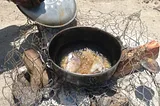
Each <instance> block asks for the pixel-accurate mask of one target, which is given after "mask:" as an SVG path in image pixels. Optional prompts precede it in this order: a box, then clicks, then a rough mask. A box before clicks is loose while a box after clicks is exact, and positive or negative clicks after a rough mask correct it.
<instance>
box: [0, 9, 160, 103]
mask: <svg viewBox="0 0 160 106" xmlns="http://www.w3.org/2000/svg"><path fill="white" fill-rule="evenodd" d="M95 14H96V15H95ZM140 16H141V11H138V12H136V13H133V14H131V15H126V14H124V13H123V12H121V13H116V12H110V13H102V12H101V11H97V10H93V9H90V10H89V11H83V10H79V11H78V13H77V18H76V19H75V21H76V22H77V26H90V27H97V28H100V29H102V30H104V31H107V32H109V33H111V34H113V35H114V36H116V37H119V38H120V40H121V42H122V43H123V45H124V46H125V47H126V48H131V47H136V46H139V45H142V44H145V43H147V42H149V41H150V40H151V38H150V37H149V33H148V30H147V27H146V26H145V24H144V23H143V22H142V20H141V18H140ZM42 29H43V30H41V34H42V37H41V39H39V37H38V36H39V31H38V29H37V25H36V24H35V23H34V22H32V21H30V20H29V19H28V20H27V23H26V25H25V26H24V27H23V28H22V29H20V36H19V37H18V38H16V39H15V40H14V43H13V49H12V50H11V51H9V52H8V54H7V55H6V58H5V63H4V70H6V72H5V73H4V79H5V83H6V85H5V87H4V88H3V91H2V92H3V95H4V97H5V98H6V100H7V101H8V102H9V103H10V105H11V106H14V105H15V106H20V105H23V106H30V105H33V104H36V105H39V106H54V105H61V106H63V105H64V106H67V105H68V106H71V105H74V106H90V105H93V104H95V105H97V106H98V105H99V106H101V105H102V104H103V103H100V102H104V100H105V101H107V100H108V98H107V97H112V96H113V95H114V93H117V92H118V93H120V94H121V96H120V98H121V97H123V98H126V99H123V100H126V101H128V102H126V104H125V106H143V105H144V106H145V105H146V106H157V104H154V103H156V102H157V103H159V95H158V93H159V94H160V85H159V83H158V82H157V80H156V79H155V76H156V75H155V74H150V73H149V72H148V71H146V70H145V71H142V70H139V69H136V67H133V70H136V71H137V72H136V73H133V72H131V73H130V74H129V75H127V76H125V77H123V78H120V79H118V80H117V79H111V80H110V81H109V82H106V83H107V85H106V86H100V87H95V89H96V90H95V89H92V88H82V87H76V86H74V85H72V84H68V83H64V81H63V80H61V79H58V78H57V77H56V74H55V73H53V72H52V71H50V72H51V74H52V77H53V78H52V80H51V81H50V83H49V84H48V85H46V86H45V87H43V88H42V89H40V90H39V91H37V92H33V91H32V89H31V87H30V86H29V85H24V84H23V83H24V82H25V83H27V82H26V81H27V80H25V81H22V82H20V80H21V79H23V78H24V73H23V72H27V69H26V68H25V67H24V63H23V60H22V58H21V57H22V54H23V52H24V50H26V49H28V48H33V49H35V50H38V51H39V53H40V54H41V55H42V56H43V58H45V59H44V61H43V63H46V59H47V58H49V57H48V54H47V51H45V48H46V46H47V44H48V42H49V39H50V38H51V37H52V36H53V35H54V34H56V33H57V32H58V31H60V30H62V29H63V28H59V29H51V28H45V27H43V28H42ZM47 63H48V64H50V65H52V62H51V61H49V62H47ZM129 64H131V65H133V62H132V61H129ZM8 67H11V68H12V70H10V71H8V70H9V68H8ZM122 74H123V73H122ZM20 75H21V76H22V77H20V78H19V76H20ZM15 86H16V87H15ZM6 88H10V89H11V91H12V92H14V97H15V98H16V100H17V102H16V103H15V102H13V100H11V99H10V98H7V97H6V95H5V93H4V90H5V89H6ZM146 92H147V94H148V95H149V96H146ZM109 93H113V94H112V96H111V95H109ZM101 98H103V99H104V100H102V99H101ZM113 98H114V100H115V98H116V97H114V96H113V97H112V99H113ZM42 100H43V101H42ZM117 100H119V99H117ZM108 103H109V102H108ZM117 104H118V102H117ZM106 106H107V105H106ZM118 106H120V105H118Z"/></svg>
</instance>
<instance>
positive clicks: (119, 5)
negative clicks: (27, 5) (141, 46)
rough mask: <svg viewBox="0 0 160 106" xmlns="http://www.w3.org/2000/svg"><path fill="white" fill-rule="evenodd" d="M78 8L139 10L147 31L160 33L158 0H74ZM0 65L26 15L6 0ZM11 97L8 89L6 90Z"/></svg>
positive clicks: (0, 21)
mask: <svg viewBox="0 0 160 106" xmlns="http://www.w3.org/2000/svg"><path fill="white" fill-rule="evenodd" d="M76 1H77V5H78V8H82V9H84V10H87V9H89V8H94V9H97V10H99V11H102V12H105V13H109V12H111V11H116V12H124V13H125V14H132V13H134V12H137V11H140V10H141V19H142V21H144V23H145V24H146V26H147V27H148V32H149V33H153V34H155V35H156V36H159V33H160V25H159V24H160V11H159V10H158V9H155V8H157V7H158V6H160V1H159V0H76ZM0 10H1V11H0V49H1V50H0V54H1V55H0V65H3V60H4V57H5V55H6V54H7V52H8V51H9V50H11V49H12V46H11V42H13V40H14V38H16V37H17V36H18V34H19V28H20V27H21V26H23V25H24V24H25V22H26V17H25V16H24V15H23V14H22V13H21V12H20V11H19V10H18V8H17V7H16V6H15V5H14V4H13V3H9V2H8V1H6V0H0ZM0 80H1V81H0V106H9V104H8V102H6V100H5V98H4V97H3V95H2V94H1V91H2V87H4V86H5V81H4V79H3V74H1V75H0ZM6 94H7V96H8V97H11V95H10V94H11V93H10V90H9V89H8V91H6Z"/></svg>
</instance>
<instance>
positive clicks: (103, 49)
mask: <svg viewBox="0 0 160 106" xmlns="http://www.w3.org/2000/svg"><path fill="white" fill-rule="evenodd" d="M85 47H88V48H90V49H92V50H94V51H98V52H100V53H102V54H103V55H104V56H105V57H107V59H108V60H109V62H110V63H111V66H112V67H111V68H109V69H108V70H106V71H104V72H101V73H96V74H78V73H72V72H69V71H65V70H64V69H62V68H61V67H60V61H61V60H62V57H63V56H64V55H66V54H67V53H69V52H71V51H73V50H77V49H82V48H85ZM48 51H49V56H50V58H51V60H52V62H53V67H52V68H53V69H54V70H55V71H56V72H57V74H58V75H59V76H60V77H61V78H63V79H64V80H65V81H67V82H70V83H73V84H76V85H82V86H91V85H101V84H103V83H104V82H105V81H106V80H108V79H109V78H111V76H112V75H113V74H114V72H115V71H116V68H117V66H118V64H119V62H120V58H121V45H120V43H119V41H118V40H117V39H116V38H115V37H114V36H112V35H111V34H109V33H107V32H104V31H102V30H100V29H97V28H91V27H72V28H68V29H65V30H63V31H61V32H59V33H57V34H56V35H55V36H54V37H53V38H52V39H51V41H50V44H49V47H48Z"/></svg>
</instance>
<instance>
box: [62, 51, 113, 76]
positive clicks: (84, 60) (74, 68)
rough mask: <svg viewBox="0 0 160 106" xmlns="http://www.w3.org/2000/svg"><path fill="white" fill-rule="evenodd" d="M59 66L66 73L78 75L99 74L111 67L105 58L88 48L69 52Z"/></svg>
mask: <svg viewBox="0 0 160 106" xmlns="http://www.w3.org/2000/svg"><path fill="white" fill-rule="evenodd" d="M60 65H61V67H62V68H63V69H65V70H66V71H70V72H74V73H80V74H94V73H100V72H103V71H105V70H106V69H108V68H110V67H111V64H110V62H109V61H108V60H107V58H105V57H104V56H103V55H102V54H100V53H98V52H95V51H93V50H91V49H89V48H84V49H80V50H76V51H73V52H70V53H69V54H68V55H66V56H64V58H63V59H62V61H61V63H60Z"/></svg>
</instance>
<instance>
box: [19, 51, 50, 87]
mask: <svg viewBox="0 0 160 106" xmlns="http://www.w3.org/2000/svg"><path fill="white" fill-rule="evenodd" d="M22 58H23V61H24V64H25V66H26V68H27V70H28V72H29V74H30V83H31V86H32V87H33V88H34V89H39V88H41V87H43V86H45V85H47V84H48V80H49V78H48V75H47V71H46V70H45V66H44V65H43V64H42V61H41V59H40V55H39V54H38V53H37V52H36V51H35V50H33V49H28V50H26V51H24V53H23V56H22Z"/></svg>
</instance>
